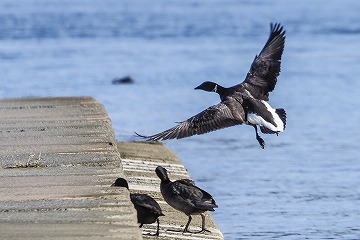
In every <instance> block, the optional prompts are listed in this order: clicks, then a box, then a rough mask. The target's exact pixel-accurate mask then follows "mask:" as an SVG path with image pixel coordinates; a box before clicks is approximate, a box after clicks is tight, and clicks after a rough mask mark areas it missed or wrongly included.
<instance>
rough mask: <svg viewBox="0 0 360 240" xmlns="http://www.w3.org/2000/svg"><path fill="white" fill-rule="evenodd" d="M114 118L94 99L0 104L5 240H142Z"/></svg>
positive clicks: (0, 208)
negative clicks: (121, 185) (120, 180)
mask: <svg viewBox="0 0 360 240" xmlns="http://www.w3.org/2000/svg"><path fill="white" fill-rule="evenodd" d="M119 176H124V173H123V171H122V165H121V159H120V155H119V153H118V151H117V147H116V143H115V139H114V133H113V131H112V126H111V121H110V119H109V118H108V115H107V113H106V111H105V109H104V107H103V106H102V105H101V104H99V103H98V102H97V101H95V100H94V99H93V98H90V97H80V98H29V99H8V100H0V238H1V239H49V238H51V239H115V238H116V239H142V236H141V232H140V230H139V228H138V224H137V223H136V212H135V209H134V208H133V206H132V204H131V202H130V199H129V192H128V191H127V190H125V189H114V188H111V187H109V186H110V184H111V183H112V182H113V181H114V179H115V178H117V177H119Z"/></svg>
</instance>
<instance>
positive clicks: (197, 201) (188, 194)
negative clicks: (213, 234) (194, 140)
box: [155, 166, 218, 233]
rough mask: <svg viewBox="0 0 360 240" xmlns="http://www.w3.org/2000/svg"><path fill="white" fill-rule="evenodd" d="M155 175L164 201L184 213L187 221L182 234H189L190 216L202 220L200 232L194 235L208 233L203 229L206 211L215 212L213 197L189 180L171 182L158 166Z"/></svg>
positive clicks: (163, 170) (164, 170) (165, 172)
mask: <svg viewBox="0 0 360 240" xmlns="http://www.w3.org/2000/svg"><path fill="white" fill-rule="evenodd" d="M155 172H156V175H157V176H158V177H159V178H160V179H161V183H160V191H161V194H162V196H163V197H164V200H165V201H166V202H167V203H168V204H169V205H170V206H172V207H173V208H175V209H176V210H178V211H181V212H183V213H185V214H186V215H187V216H188V217H189V220H188V222H187V223H186V226H185V228H184V230H183V232H190V231H189V225H190V222H191V220H192V217H191V215H199V214H200V216H201V219H202V224H201V230H200V231H198V232H196V233H202V232H205V231H209V230H207V229H205V215H204V214H203V213H204V212H206V211H215V210H214V208H217V207H218V206H217V205H216V203H215V200H214V199H213V197H212V196H211V195H210V194H209V193H207V192H205V191H204V190H202V189H200V188H198V187H197V186H195V184H194V182H193V181H191V180H190V179H181V180H177V181H174V182H172V181H171V180H170V179H169V177H168V175H167V171H166V169H165V168H163V167H161V166H158V167H157V168H156V169H155Z"/></svg>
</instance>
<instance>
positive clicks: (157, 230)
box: [154, 219, 160, 236]
mask: <svg viewBox="0 0 360 240" xmlns="http://www.w3.org/2000/svg"><path fill="white" fill-rule="evenodd" d="M156 221H157V229H156V233H155V235H154V236H159V227H160V223H159V219H156Z"/></svg>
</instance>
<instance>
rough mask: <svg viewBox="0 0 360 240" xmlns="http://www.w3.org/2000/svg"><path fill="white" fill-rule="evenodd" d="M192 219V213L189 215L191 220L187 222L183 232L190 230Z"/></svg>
mask: <svg viewBox="0 0 360 240" xmlns="http://www.w3.org/2000/svg"><path fill="white" fill-rule="evenodd" d="M191 219H192V217H191V215H189V221H188V222H187V224H186V226H185V228H184V231H183V233H185V232H190V231H189V230H188V228H189V225H190V222H191Z"/></svg>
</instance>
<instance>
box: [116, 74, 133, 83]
mask: <svg viewBox="0 0 360 240" xmlns="http://www.w3.org/2000/svg"><path fill="white" fill-rule="evenodd" d="M112 83H113V84H133V83H135V80H134V79H133V78H132V77H130V76H126V77H122V78H115V79H114V80H113V81H112Z"/></svg>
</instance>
